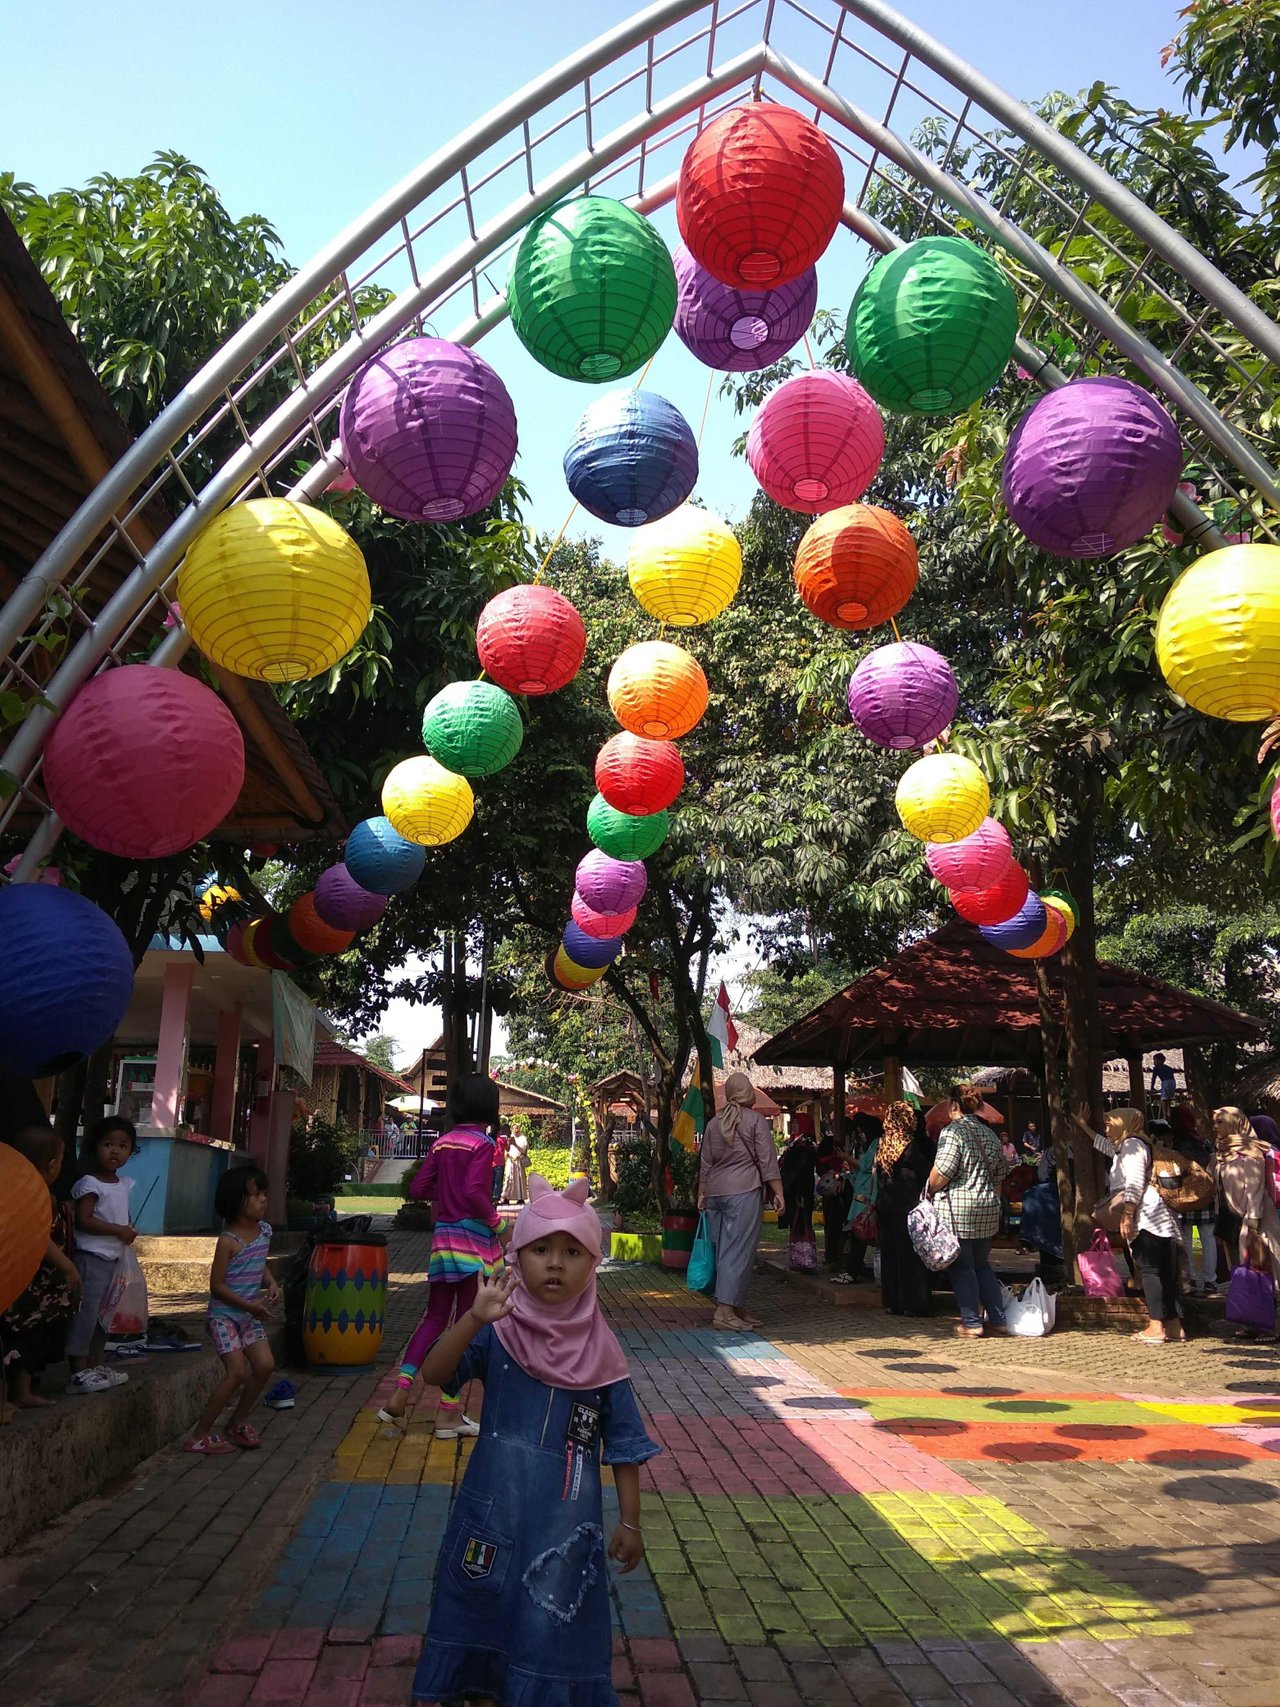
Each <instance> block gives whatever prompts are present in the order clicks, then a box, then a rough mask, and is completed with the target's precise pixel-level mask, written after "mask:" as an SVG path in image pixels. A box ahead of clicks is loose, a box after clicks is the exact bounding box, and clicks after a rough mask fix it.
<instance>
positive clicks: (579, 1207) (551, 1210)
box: [507, 1174, 604, 1259]
mask: <svg viewBox="0 0 1280 1707" xmlns="http://www.w3.org/2000/svg"><path fill="white" fill-rule="evenodd" d="M590 1195H591V1186H590V1185H589V1184H588V1182H587V1181H586V1180H584V1179H578V1180H574V1182H573V1184H572V1185H569V1186H566V1187H565V1189H564V1190H563V1191H554V1190H553V1189H552V1188H551V1186H550V1185H549V1184H548V1183H547V1181H546V1180H545V1179H543V1177H542V1175H541V1174H530V1175H529V1201H528V1203H526V1204H525V1206H524V1208H523V1209H522V1210H521V1211H520V1213H519V1214H518V1215H517V1216H516V1224H515V1226H514V1227H513V1228H512V1230H511V1239H510V1242H509V1243H508V1245H507V1249H508V1250H509V1251H518V1250H519V1249H520V1248H521V1246H522V1245H531V1244H533V1243H534V1241H535V1240H536V1239H545V1238H546V1237H547V1235H548V1234H549V1233H568V1234H569V1236H570V1237H571V1238H574V1239H576V1240H577V1241H578V1243H579V1244H580V1245H584V1246H585V1247H586V1249H587V1250H589V1251H590V1252H591V1253H592V1254H593V1255H594V1256H595V1257H596V1258H597V1259H599V1258H600V1257H601V1256H602V1255H603V1254H604V1253H603V1250H602V1247H601V1244H600V1217H599V1216H598V1215H597V1214H596V1212H595V1210H594V1209H593V1208H592V1207H591V1205H590V1204H589V1203H588V1202H587V1199H588V1197H590Z"/></svg>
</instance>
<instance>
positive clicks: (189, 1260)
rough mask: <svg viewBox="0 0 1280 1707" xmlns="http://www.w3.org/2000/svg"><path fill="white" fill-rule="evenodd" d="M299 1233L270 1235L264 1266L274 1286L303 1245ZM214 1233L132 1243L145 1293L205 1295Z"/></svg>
mask: <svg viewBox="0 0 1280 1707" xmlns="http://www.w3.org/2000/svg"><path fill="white" fill-rule="evenodd" d="M305 1238H306V1235H305V1234H303V1233H273V1234H272V1236H271V1254H270V1256H269V1257H268V1258H267V1267H268V1268H269V1269H270V1271H271V1273H272V1274H273V1275H274V1276H275V1278H276V1281H277V1283H279V1282H281V1281H283V1279H284V1275H285V1271H286V1270H287V1269H288V1267H289V1264H290V1263H291V1262H292V1260H293V1255H294V1252H295V1251H297V1250H298V1249H299V1248H300V1247H301V1245H302V1244H303V1243H304V1242H305ZM217 1242H218V1237H217V1234H216V1233H202V1234H198V1235H195V1236H188V1237H185V1238H179V1237H174V1236H169V1235H165V1236H159V1235H156V1236H152V1237H148V1238H139V1239H135V1240H134V1245H133V1248H134V1250H135V1251H136V1252H137V1255H138V1261H139V1262H140V1263H141V1264H142V1272H143V1273H144V1274H145V1275H146V1277H147V1290H148V1292H150V1293H152V1294H164V1293H169V1292H182V1293H187V1292H200V1293H204V1292H207V1291H208V1289H209V1271H210V1269H211V1268H212V1267H213V1252H214V1247H215V1246H216V1245H217Z"/></svg>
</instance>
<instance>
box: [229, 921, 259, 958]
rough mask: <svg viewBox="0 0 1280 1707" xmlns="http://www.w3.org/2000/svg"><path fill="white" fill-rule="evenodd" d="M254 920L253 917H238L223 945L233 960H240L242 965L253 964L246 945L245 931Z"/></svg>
mask: <svg viewBox="0 0 1280 1707" xmlns="http://www.w3.org/2000/svg"><path fill="white" fill-rule="evenodd" d="M252 922H253V921H252V920H251V919H237V920H236V922H235V924H234V925H232V927H231V929H230V930H229V931H228V932H227V940H226V942H225V943H224V944H223V945H222V946H223V948H224V949H225V950H226V952H227V953H228V954H229V955H230V956H231V958H232V960H235V961H238V962H239V964H240V965H241V966H249V965H252V962H251V961H250V959H249V956H248V955H247V953H246V952H245V947H244V937H245V932H246V931H247V930H248V929H249V926H250V924H251V923H252Z"/></svg>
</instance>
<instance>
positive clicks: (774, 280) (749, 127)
mask: <svg viewBox="0 0 1280 1707" xmlns="http://www.w3.org/2000/svg"><path fill="white" fill-rule="evenodd" d="M843 207H844V172H843V170H842V169H841V165H840V157H839V155H838V154H837V153H836V151H835V149H834V148H833V147H832V145H831V143H830V142H828V140H827V138H826V137H825V136H824V135H823V133H822V132H821V131H820V130H819V129H818V127H817V125H816V124H814V123H813V122H812V121H811V120H810V119H807V118H805V117H804V116H803V114H801V113H797V112H795V111H793V110H792V108H790V107H783V106H779V105H778V103H777V102H775V101H755V102H753V103H752V104H751V105H750V106H745V107H734V108H733V109H732V110H731V111H729V112H727V113H722V114H721V115H720V117H719V118H717V119H713V120H712V121H711V123H710V124H709V125H707V127H706V128H705V130H702V131H701V132H699V134H698V135H697V136H696V137H695V138H694V140H693V142H691V143H690V145H689V148H688V149H687V151H686V153H685V157H684V160H683V161H682V162H681V166H680V182H679V186H678V188H677V190H676V223H677V225H679V227H680V235H681V237H683V238H684V240H685V244H686V246H687V247H688V249H689V252H690V253H691V254H692V255H693V257H694V259H695V260H697V261H699V262H701V264H702V265H703V266H704V267H705V268H706V269H707V271H708V272H709V273H711V274H712V275H713V277H715V278H717V279H719V280H720V281H721V283H722V284H730V285H740V286H745V287H747V288H750V289H753V290H771V289H773V288H774V287H775V286H777V285H782V284H786V283H787V282H788V280H790V279H794V278H798V277H799V275H800V274H801V273H803V272H804V271H805V270H806V268H808V267H811V266H813V264H814V262H815V261H816V260H817V259H818V257H819V256H820V255H821V254H822V252H823V250H824V249H825V248H826V246H827V244H828V243H830V241H831V239H832V237H833V236H834V235H835V229H836V226H837V225H838V224H839V223H840V214H841V212H842V210H843Z"/></svg>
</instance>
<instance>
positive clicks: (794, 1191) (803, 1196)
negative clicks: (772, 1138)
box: [778, 1113, 818, 1227]
mask: <svg viewBox="0 0 1280 1707" xmlns="http://www.w3.org/2000/svg"><path fill="white" fill-rule="evenodd" d="M817 1156H818V1143H817V1139H816V1137H815V1136H814V1130H813V1116H812V1115H811V1114H803V1113H802V1114H793V1115H792V1116H791V1132H790V1134H789V1136H788V1138H787V1141H786V1143H785V1144H784V1145H783V1146H782V1153H781V1155H780V1156H779V1157H778V1170H779V1174H780V1177H781V1179H782V1199H783V1202H782V1213H781V1214H780V1215H779V1216H778V1225H779V1227H790V1225H791V1223H792V1221H793V1220H794V1218H795V1211H796V1208H797V1206H800V1207H801V1208H803V1207H805V1205H806V1204H807V1206H808V1211H809V1212H810V1213H812V1210H813V1194H814V1184H815V1175H816V1172H817Z"/></svg>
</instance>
